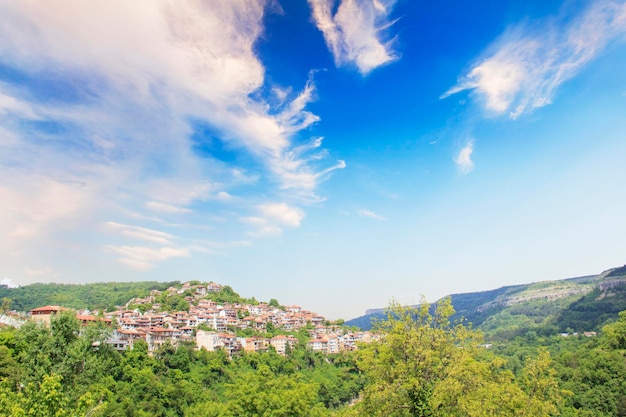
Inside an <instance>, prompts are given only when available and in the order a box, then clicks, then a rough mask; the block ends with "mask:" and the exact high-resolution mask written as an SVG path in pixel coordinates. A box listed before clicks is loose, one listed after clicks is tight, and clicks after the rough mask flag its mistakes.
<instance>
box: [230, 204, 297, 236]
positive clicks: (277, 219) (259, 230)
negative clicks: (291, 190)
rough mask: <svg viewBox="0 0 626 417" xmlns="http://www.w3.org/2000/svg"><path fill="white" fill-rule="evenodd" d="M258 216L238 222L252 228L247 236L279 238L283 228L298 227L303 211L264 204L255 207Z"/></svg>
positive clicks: (243, 218)
mask: <svg viewBox="0 0 626 417" xmlns="http://www.w3.org/2000/svg"><path fill="white" fill-rule="evenodd" d="M256 209H257V211H258V213H259V214H260V215H259V216H248V217H242V218H241V219H240V220H241V221H242V222H244V223H247V224H250V225H252V226H253V227H254V230H253V231H250V232H248V235H249V236H253V237H267V236H279V235H280V234H282V232H283V227H285V226H286V227H299V226H300V223H301V222H302V220H303V219H304V211H302V210H301V209H299V208H298V207H293V206H290V205H288V204H286V203H266V204H261V205H259V206H257V208H256Z"/></svg>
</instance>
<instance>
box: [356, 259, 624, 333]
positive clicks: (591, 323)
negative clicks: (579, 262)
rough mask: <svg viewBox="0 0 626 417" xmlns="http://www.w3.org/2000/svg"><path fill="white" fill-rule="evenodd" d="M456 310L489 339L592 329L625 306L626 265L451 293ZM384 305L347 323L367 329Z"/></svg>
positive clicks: (382, 311)
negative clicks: (565, 276) (533, 281)
mask: <svg viewBox="0 0 626 417" xmlns="http://www.w3.org/2000/svg"><path fill="white" fill-rule="evenodd" d="M449 297H450V299H451V301H452V305H453V306H454V308H455V310H456V313H455V315H454V316H453V319H457V320H458V319H463V321H464V322H466V323H471V324H472V326H473V327H474V328H478V329H480V330H482V331H483V332H484V333H485V335H486V336H487V338H489V339H510V338H513V337H515V336H518V335H523V334H525V333H527V332H529V331H534V332H537V333H539V334H541V333H544V334H555V333H558V332H566V331H570V332H583V331H596V330H598V329H599V328H600V327H601V326H602V325H603V324H605V323H606V322H607V321H608V320H614V319H616V318H617V314H618V313H619V311H621V310H625V309H626V266H624V267H620V268H612V269H609V270H607V271H604V272H602V273H600V274H598V275H591V276H582V277H576V278H568V279H562V280H555V281H543V282H536V283H531V284H523V285H513V286H505V287H501V288H498V289H495V290H490V291H479V292H472V293H462V294H451V295H450V296H449ZM383 316H384V309H372V310H368V311H367V312H366V314H365V315H363V316H361V317H357V318H355V319H352V320H349V321H347V322H346V325H349V326H357V327H359V328H361V329H364V330H366V329H369V328H371V323H372V319H376V318H380V317H383Z"/></svg>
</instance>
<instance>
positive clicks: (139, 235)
mask: <svg viewBox="0 0 626 417" xmlns="http://www.w3.org/2000/svg"><path fill="white" fill-rule="evenodd" d="M106 226H107V227H108V228H110V229H112V230H115V231H117V232H119V233H120V234H121V235H123V236H126V237H131V238H134V239H140V240H146V241H149V242H155V243H162V244H168V243H170V242H171V241H172V239H174V236H172V235H171V234H169V233H165V232H161V231H159V230H152V229H146V228H144V227H139V226H130V225H127V224H120V223H115V222H107V223H106Z"/></svg>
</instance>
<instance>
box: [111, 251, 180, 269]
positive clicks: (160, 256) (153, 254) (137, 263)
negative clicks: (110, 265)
mask: <svg viewBox="0 0 626 417" xmlns="http://www.w3.org/2000/svg"><path fill="white" fill-rule="evenodd" d="M106 249H107V250H108V251H109V252H112V253H115V254H117V255H120V257H119V258H118V259H117V260H118V262H120V263H122V264H124V265H126V266H129V267H131V268H132V269H135V270H138V271H148V270H150V269H152V268H154V266H155V264H156V263H157V262H162V261H166V260H168V259H171V258H178V257H187V256H189V251H188V250H186V249H181V248H171V247H163V248H158V249H155V248H149V247H143V246H115V245H108V246H107V247H106Z"/></svg>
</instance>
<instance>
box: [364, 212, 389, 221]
mask: <svg viewBox="0 0 626 417" xmlns="http://www.w3.org/2000/svg"><path fill="white" fill-rule="evenodd" d="M357 214H358V215H359V216H361V217H366V218H368V219H374V220H380V221H384V220H387V218H386V217H384V216H381V215H380V214H377V213H374V212H373V211H371V210H367V209H362V210H359V211H358V212H357Z"/></svg>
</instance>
